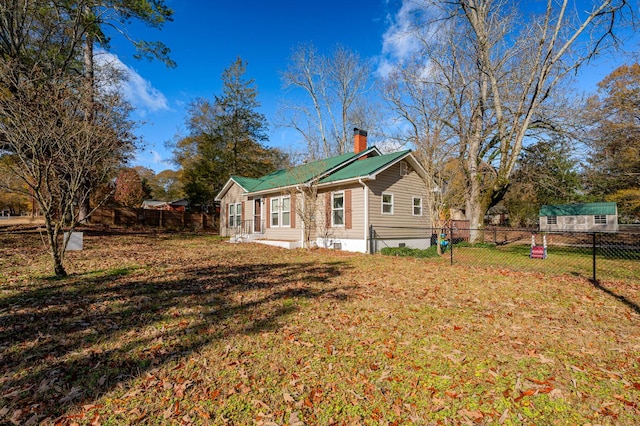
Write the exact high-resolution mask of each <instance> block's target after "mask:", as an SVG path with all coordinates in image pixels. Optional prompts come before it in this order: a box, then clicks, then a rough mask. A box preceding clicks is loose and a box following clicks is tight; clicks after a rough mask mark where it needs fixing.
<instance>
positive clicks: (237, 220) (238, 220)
mask: <svg viewBox="0 0 640 426" xmlns="http://www.w3.org/2000/svg"><path fill="white" fill-rule="evenodd" d="M232 207H233V214H231V208H232ZM238 209H240V214H238ZM227 221H228V222H227V226H228V227H229V228H235V227H237V226H241V225H242V203H229V208H228V209H227ZM231 222H233V225H232V224H231Z"/></svg>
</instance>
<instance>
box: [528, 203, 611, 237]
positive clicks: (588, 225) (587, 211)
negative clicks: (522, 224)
mask: <svg viewBox="0 0 640 426" xmlns="http://www.w3.org/2000/svg"><path fill="white" fill-rule="evenodd" d="M539 218H540V231H548V232H552V231H570V232H618V207H617V205H616V203H582V204H558V205H544V206H542V207H540V214H539Z"/></svg>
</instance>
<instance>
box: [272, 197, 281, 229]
mask: <svg viewBox="0 0 640 426" xmlns="http://www.w3.org/2000/svg"><path fill="white" fill-rule="evenodd" d="M274 201H276V202H277V203H278V208H277V209H275V210H274V208H273V202H274ZM274 214H275V217H276V218H277V221H278V223H277V224H274V223H273V218H274ZM269 224H270V225H271V227H272V228H279V227H280V197H271V198H270V199H269Z"/></svg>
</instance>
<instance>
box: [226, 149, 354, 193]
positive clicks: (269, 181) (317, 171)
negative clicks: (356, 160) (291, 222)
mask: <svg viewBox="0 0 640 426" xmlns="http://www.w3.org/2000/svg"><path fill="white" fill-rule="evenodd" d="M354 156H355V154H354V153H353V152H350V153H347V154H342V155H338V156H336V157H331V158H326V159H324V160H318V161H313V162H311V163H306V164H301V165H300V166H296V167H293V168H291V169H281V170H277V171H275V172H273V173H271V174H269V175H266V176H263V177H261V178H259V179H253V180H254V181H255V184H254V185H252V186H251V187H245V189H246V190H247V192H258V191H266V190H269V189H274V188H281V187H287V186H291V185H297V184H300V183H304V182H307V181H309V180H311V179H313V178H314V177H316V176H319V175H322V174H323V173H325V172H327V171H329V170H331V169H333V168H335V167H337V166H339V165H340V164H342V163H344V162H345V161H347V160H349V159H351V158H353V157H354ZM238 183H240V182H238Z"/></svg>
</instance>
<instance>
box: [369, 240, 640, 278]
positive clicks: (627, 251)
mask: <svg viewBox="0 0 640 426" xmlns="http://www.w3.org/2000/svg"><path fill="white" fill-rule="evenodd" d="M472 235H475V236H476V238H475V242H471V241H470V239H471V236H472ZM439 236H440V239H439V238H438V237H439ZM439 240H440V243H441V247H442V250H443V254H442V256H439V257H437V258H436V259H435V261H440V262H448V263H450V264H452V265H468V266H477V267H491V268H498V269H508V270H517V271H531V272H540V273H545V274H551V275H559V274H568V275H573V276H581V277H585V278H587V279H590V280H593V281H625V282H632V283H637V284H640V232H622V231H621V232H615V233H592V232H588V233H583V232H545V233H542V232H538V231H537V230H531V229H513V228H499V227H490V228H485V229H468V228H457V227H447V228H440V229H434V228H399V227H375V228H374V227H371V228H370V244H369V252H370V253H375V252H378V251H380V250H381V249H383V248H384V247H415V248H420V249H423V248H425V247H424V244H423V242H424V241H427V242H428V244H427V246H434V245H436V244H438V241H439ZM418 241H419V242H420V243H419V244H416V243H414V242H418ZM427 260H428V259H427Z"/></svg>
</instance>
